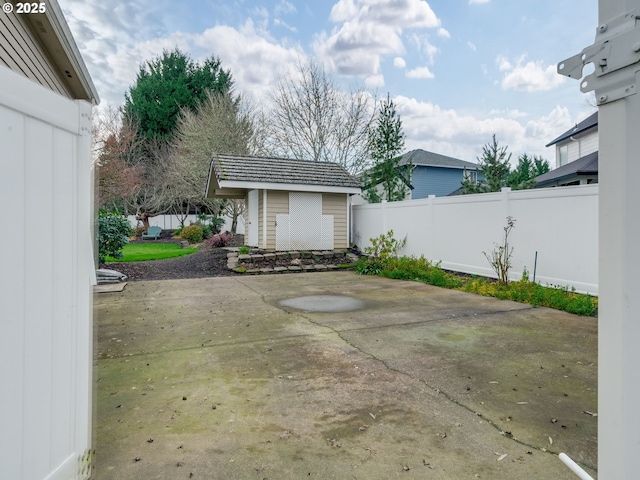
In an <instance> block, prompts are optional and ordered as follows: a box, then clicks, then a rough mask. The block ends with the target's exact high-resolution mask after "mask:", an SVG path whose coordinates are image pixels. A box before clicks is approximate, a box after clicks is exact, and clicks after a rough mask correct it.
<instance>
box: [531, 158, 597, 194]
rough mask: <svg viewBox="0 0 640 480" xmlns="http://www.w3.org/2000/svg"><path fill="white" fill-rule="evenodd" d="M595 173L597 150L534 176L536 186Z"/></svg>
mask: <svg viewBox="0 0 640 480" xmlns="http://www.w3.org/2000/svg"><path fill="white" fill-rule="evenodd" d="M597 174H598V152H593V153H590V154H589V155H585V156H584V157H581V158H579V159H578V160H574V161H573V162H569V163H567V164H566V165H563V166H561V167H559V168H556V169H555V170H551V171H550V172H547V173H544V174H542V175H540V176H538V177H536V187H544V186H546V185H550V184H552V183H555V182H561V181H563V180H569V179H570V178H573V177H579V176H586V175H597Z"/></svg>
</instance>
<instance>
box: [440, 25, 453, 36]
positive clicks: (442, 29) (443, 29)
mask: <svg viewBox="0 0 640 480" xmlns="http://www.w3.org/2000/svg"><path fill="white" fill-rule="evenodd" d="M438 36H439V37H442V38H451V34H450V33H449V31H448V30H447V29H446V28H443V27H440V28H439V29H438Z"/></svg>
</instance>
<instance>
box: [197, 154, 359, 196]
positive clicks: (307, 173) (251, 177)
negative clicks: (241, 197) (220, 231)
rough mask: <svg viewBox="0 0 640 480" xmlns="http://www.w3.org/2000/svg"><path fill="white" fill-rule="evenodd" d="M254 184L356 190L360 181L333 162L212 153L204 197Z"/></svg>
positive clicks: (249, 186) (296, 188) (287, 187)
mask: <svg viewBox="0 0 640 480" xmlns="http://www.w3.org/2000/svg"><path fill="white" fill-rule="evenodd" d="M256 188H258V189H267V190H298V191H315V192H344V193H360V183H359V182H358V181H357V180H356V179H355V178H354V177H353V176H352V175H351V174H350V173H349V172H347V171H346V170H345V168H344V167H343V166H342V165H340V164H337V163H332V162H314V161H311V160H294V159H289V158H275V157H253V156H243V155H222V154H216V155H214V156H213V158H212V159H211V167H210V169H209V182H208V185H207V196H208V197H211V196H223V195H224V194H225V192H224V191H223V190H229V189H234V190H238V189H240V190H249V189H256ZM231 193H233V192H231ZM236 193H241V192H236ZM241 194H243V193H241Z"/></svg>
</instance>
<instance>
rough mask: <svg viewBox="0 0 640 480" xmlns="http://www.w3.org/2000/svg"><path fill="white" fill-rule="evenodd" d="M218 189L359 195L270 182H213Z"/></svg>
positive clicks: (335, 188)
mask: <svg viewBox="0 0 640 480" xmlns="http://www.w3.org/2000/svg"><path fill="white" fill-rule="evenodd" d="M215 183H217V184H218V186H219V188H220V189H244V190H284V191H291V192H319V193H352V194H354V193H360V192H361V188H360V187H342V186H338V185H335V186H332V185H309V184H304V183H272V182H243V181H235V180H222V181H220V182H218V181H215Z"/></svg>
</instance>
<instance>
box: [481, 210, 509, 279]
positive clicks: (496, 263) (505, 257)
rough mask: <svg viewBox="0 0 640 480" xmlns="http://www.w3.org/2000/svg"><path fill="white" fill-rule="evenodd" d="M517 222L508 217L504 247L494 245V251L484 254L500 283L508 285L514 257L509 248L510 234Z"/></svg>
mask: <svg viewBox="0 0 640 480" xmlns="http://www.w3.org/2000/svg"><path fill="white" fill-rule="evenodd" d="M515 223H516V220H515V219H514V218H513V217H510V216H509V217H507V225H506V226H505V227H504V228H503V230H504V238H503V240H502V245H498V244H497V243H494V244H493V245H494V249H493V250H492V251H491V252H490V253H487V252H482V253H483V254H484V256H485V258H486V259H487V261H488V262H489V264H490V265H491V268H493V271H494V272H496V275H498V281H499V282H500V283H501V284H503V285H506V284H507V283H509V269H510V268H511V256H512V255H513V247H511V248H509V233H511V230H512V229H513V227H514V226H515Z"/></svg>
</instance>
